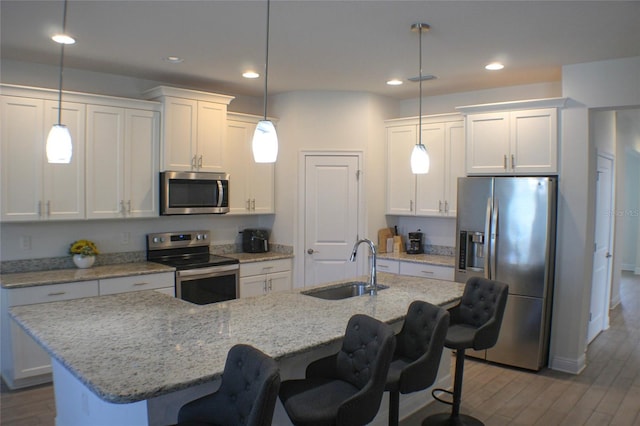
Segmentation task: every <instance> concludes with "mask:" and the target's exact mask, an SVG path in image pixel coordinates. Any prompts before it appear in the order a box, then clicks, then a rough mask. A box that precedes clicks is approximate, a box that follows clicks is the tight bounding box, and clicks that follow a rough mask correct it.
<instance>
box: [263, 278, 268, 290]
mask: <svg viewBox="0 0 640 426" xmlns="http://www.w3.org/2000/svg"><path fill="white" fill-rule="evenodd" d="M262 292H263V293H264V294H267V279H266V278H265V279H264V281H262Z"/></svg>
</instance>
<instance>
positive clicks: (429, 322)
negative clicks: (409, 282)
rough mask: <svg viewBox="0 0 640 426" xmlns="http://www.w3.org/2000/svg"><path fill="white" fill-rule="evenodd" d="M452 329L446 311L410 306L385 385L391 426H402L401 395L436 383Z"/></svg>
mask: <svg viewBox="0 0 640 426" xmlns="http://www.w3.org/2000/svg"><path fill="white" fill-rule="evenodd" d="M448 326H449V313H448V312H447V311H446V310H445V309H443V308H440V307H438V306H434V305H432V304H430V303H427V302H422V301H420V300H416V301H415V302H413V303H411V305H409V310H408V311H407V316H406V317H405V320H404V324H403V325H402V330H400V333H398V334H397V335H396V350H395V352H394V354H393V360H392V361H391V366H390V367H389V374H388V375H387V385H386V386H385V390H387V391H389V425H390V426H397V425H398V418H399V411H400V394H401V393H402V394H406V393H411V392H416V391H419V390H422V389H426V388H428V387H429V386H431V385H432V384H433V382H434V381H435V380H436V376H437V375H438V367H439V366H440V357H441V356H442V349H443V348H444V339H445V336H446V335H447V327H448Z"/></svg>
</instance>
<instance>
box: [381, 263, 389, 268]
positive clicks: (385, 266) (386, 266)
mask: <svg viewBox="0 0 640 426" xmlns="http://www.w3.org/2000/svg"><path fill="white" fill-rule="evenodd" d="M378 268H379V269H389V265H380V264H378Z"/></svg>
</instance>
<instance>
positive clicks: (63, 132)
mask: <svg viewBox="0 0 640 426" xmlns="http://www.w3.org/2000/svg"><path fill="white" fill-rule="evenodd" d="M66 30H67V0H64V12H63V18H62V34H65V33H66ZM65 40H66V41H65ZM68 40H69V39H63V41H58V43H60V44H61V46H60V73H59V85H58V124H54V125H53V127H51V130H50V131H49V136H47V146H46V150H47V162H49V163H53V164H69V163H70V162H71V156H72V155H73V144H72V143H71V133H69V129H68V128H67V126H65V125H64V124H62V71H63V69H64V45H65V44H72V43H71V42H69V41H68ZM70 40H73V38H70Z"/></svg>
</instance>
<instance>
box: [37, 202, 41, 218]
mask: <svg viewBox="0 0 640 426" xmlns="http://www.w3.org/2000/svg"><path fill="white" fill-rule="evenodd" d="M40 216H42V201H38V217H40Z"/></svg>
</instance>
